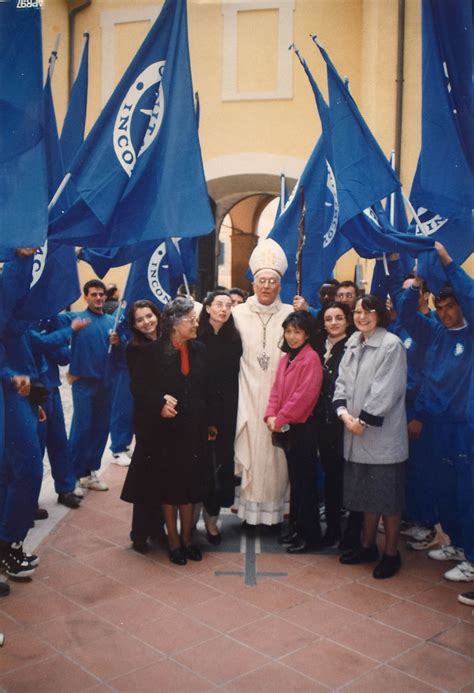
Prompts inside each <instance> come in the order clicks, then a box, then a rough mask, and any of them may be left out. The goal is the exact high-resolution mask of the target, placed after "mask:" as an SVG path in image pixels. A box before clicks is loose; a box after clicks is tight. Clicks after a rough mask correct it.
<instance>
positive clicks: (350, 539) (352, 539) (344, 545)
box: [338, 532, 360, 551]
mask: <svg viewBox="0 0 474 693" xmlns="http://www.w3.org/2000/svg"><path fill="white" fill-rule="evenodd" d="M338 548H339V549H340V550H341V551H356V550H358V549H360V532H344V534H343V537H342V539H341V541H340V542H339V546H338Z"/></svg>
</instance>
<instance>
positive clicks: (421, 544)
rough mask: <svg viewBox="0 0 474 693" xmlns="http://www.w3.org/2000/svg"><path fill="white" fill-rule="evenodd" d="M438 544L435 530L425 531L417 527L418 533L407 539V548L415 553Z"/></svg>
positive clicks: (423, 528)
mask: <svg viewBox="0 0 474 693" xmlns="http://www.w3.org/2000/svg"><path fill="white" fill-rule="evenodd" d="M437 543H438V535H437V532H436V530H435V529H425V527H418V532H417V533H416V534H413V536H412V538H411V539H407V548H409V549H414V550H415V551H424V550H425V549H430V548H431V547H432V546H435V545H436V544H437Z"/></svg>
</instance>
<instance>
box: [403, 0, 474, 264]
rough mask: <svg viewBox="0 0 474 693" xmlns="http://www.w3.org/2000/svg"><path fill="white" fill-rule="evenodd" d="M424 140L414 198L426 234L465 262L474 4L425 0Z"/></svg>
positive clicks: (472, 179)
mask: <svg viewBox="0 0 474 693" xmlns="http://www.w3.org/2000/svg"><path fill="white" fill-rule="evenodd" d="M422 7H423V53H422V142H421V152H420V157H419V159H418V166H417V169H416V173H415V177H414V180H413V185H412V189H411V194H410V199H411V202H412V204H413V206H414V208H415V209H416V211H417V214H418V216H419V218H420V221H421V224H422V230H423V233H425V234H426V235H428V236H430V237H431V238H432V239H433V240H438V241H441V242H442V243H444V244H445V245H446V247H447V249H448V251H449V253H450V255H451V256H452V257H453V259H454V260H455V261H456V262H458V263H461V262H463V261H464V260H465V259H466V258H467V257H468V256H469V254H470V253H471V252H472V250H473V248H474V242H473V241H474V235H473V229H472V207H473V203H474V176H473V165H474V164H473V154H472V151H473V146H474V144H473V143H474V131H473V125H472V123H473V113H472V86H471V47H472V46H471V43H472V7H471V3H469V2H466V1H465V0H450V2H444V0H423V6H422Z"/></svg>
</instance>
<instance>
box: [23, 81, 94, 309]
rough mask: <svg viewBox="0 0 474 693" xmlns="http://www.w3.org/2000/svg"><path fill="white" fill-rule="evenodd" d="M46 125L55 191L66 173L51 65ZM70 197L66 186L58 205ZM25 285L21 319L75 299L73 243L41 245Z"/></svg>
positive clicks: (77, 288)
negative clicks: (55, 110) (54, 101)
mask: <svg viewBox="0 0 474 693" xmlns="http://www.w3.org/2000/svg"><path fill="white" fill-rule="evenodd" d="M44 126H45V137H44V140H45V151H46V162H47V168H48V188H49V191H50V195H52V194H53V193H54V191H55V190H56V188H57V187H58V185H59V183H60V181H61V180H62V178H63V176H64V164H63V158H62V153H61V148H60V145H59V137H58V128H57V124H56V115H55V112H54V104H53V95H52V92H51V69H50V70H48V75H47V78H46V83H45V86H44ZM67 200H68V195H67V190H65V191H64V192H63V194H62V195H61V198H60V199H59V201H58V205H60V206H61V207H63V206H64V207H67ZM16 262H18V260H17V261H16ZM26 288H27V290H26V293H25V295H24V296H22V295H21V294H19V295H18V296H17V299H18V300H17V304H16V307H15V317H17V318H18V319H20V320H39V319H40V318H50V317H52V316H53V315H56V313H58V312H59V311H61V310H63V309H64V308H66V307H67V306H69V305H70V304H71V303H73V302H74V301H76V300H77V299H78V298H79V296H80V295H81V289H80V284H79V276H78V272H77V261H76V253H75V249H74V247H73V246H70V245H63V244H60V243H56V242H54V241H47V242H46V243H45V244H44V245H42V246H41V247H40V248H38V249H37V251H36V253H35V254H34V256H33V258H32V267H31V281H30V282H29V284H28V286H27V287H26Z"/></svg>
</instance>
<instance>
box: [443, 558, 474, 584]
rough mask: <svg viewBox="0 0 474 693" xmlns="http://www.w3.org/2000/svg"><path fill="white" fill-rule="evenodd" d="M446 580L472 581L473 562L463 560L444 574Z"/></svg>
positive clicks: (473, 574)
mask: <svg viewBox="0 0 474 693" xmlns="http://www.w3.org/2000/svg"><path fill="white" fill-rule="evenodd" d="M444 577H445V578H446V580H452V581H453V582H474V563H471V562H470V561H463V562H462V563H459V565H457V566H455V567H454V568H451V570H448V572H447V573H445V574H444Z"/></svg>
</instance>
